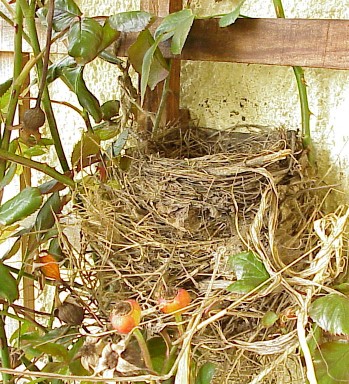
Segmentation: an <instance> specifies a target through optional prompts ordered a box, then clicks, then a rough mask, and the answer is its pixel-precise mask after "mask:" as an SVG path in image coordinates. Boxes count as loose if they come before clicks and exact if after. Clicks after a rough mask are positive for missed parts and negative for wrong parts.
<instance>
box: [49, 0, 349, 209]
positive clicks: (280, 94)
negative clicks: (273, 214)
mask: <svg viewBox="0 0 349 384" xmlns="http://www.w3.org/2000/svg"><path fill="white" fill-rule="evenodd" d="M191 4H192V6H193V7H194V8H195V9H196V10H197V12H198V14H201V15H212V14H219V13H224V12H229V11H230V10H231V7H232V4H233V1H232V0H221V1H215V0H192V1H191ZM79 5H80V7H81V9H82V10H83V12H84V13H85V14H87V15H111V14H113V13H116V12H120V11H126V10H135V9H139V0H123V1H117V2H116V1H111V0H110V1H93V0H80V1H79ZM284 8H285V13H286V15H287V17H304V18H349V3H348V0H326V1H325V0H324V1H319V0H303V1H296V0H284ZM242 13H243V14H245V15H248V16H253V17H274V9H273V6H272V1H271V0H270V1H265V0H253V1H252V0H247V1H246V4H245V5H244V6H243V8H242ZM305 75H306V80H307V84H308V92H309V102H310V109H311V111H312V113H313V115H312V117H311V128H312V132H313V138H314V142H315V146H316V151H317V154H318V159H319V168H320V170H321V172H322V174H326V173H327V174H328V175H327V176H326V181H327V182H328V183H330V184H332V183H337V182H338V180H341V182H342V187H343V188H344V189H345V190H346V189H348V187H349V171H348V163H349V144H348V138H349V133H348V127H347V125H348V122H349V71H336V70H324V69H306V70H305ZM117 76H118V71H117V70H116V69H115V67H114V66H112V65H109V64H106V63H104V62H103V61H101V60H97V61H96V62H94V63H93V64H89V65H88V66H87V68H86V81H87V83H88V86H89V88H90V89H91V90H92V91H93V92H95V94H96V95H97V97H99V98H100V100H101V102H103V101H105V100H107V99H110V98H112V97H117V95H118V86H117V81H116V79H117ZM51 92H52V97H53V98H54V99H56V100H64V101H70V102H73V103H76V98H75V96H74V95H72V94H70V93H69V91H67V90H66V88H65V87H64V86H58V84H56V85H55V86H54V87H52V88H51ZM181 105H182V107H183V108H188V109H189V110H190V112H191V116H192V117H193V119H195V120H196V121H197V122H198V124H200V125H202V126H208V127H215V128H218V129H224V128H228V127H231V126H234V125H236V124H240V123H246V124H259V125H265V126H271V127H287V128H290V129H300V128H301V123H300V107H299V102H298V94H297V88H296V83H295V80H294V76H293V72H292V69H291V68H287V67H272V66H259V65H244V64H227V63H207V62H206V63H203V62H200V63H198V62H196V63H194V62H183V65H182V92H181ZM55 108H56V110H58V111H59V119H58V120H59V127H60V130H61V132H62V137H63V140H64V143H65V145H66V146H67V148H68V149H67V151H68V152H70V151H71V148H72V146H73V143H74V142H76V140H78V137H79V132H80V130H81V129H82V127H83V122H82V121H81V120H80V119H79V118H77V115H76V114H75V112H73V111H71V110H69V109H67V108H66V107H62V106H56V107H55ZM338 196H339V197H340V200H341V201H343V202H348V201H349V194H346V195H345V194H344V195H342V194H340V195H338ZM338 196H337V197H338Z"/></svg>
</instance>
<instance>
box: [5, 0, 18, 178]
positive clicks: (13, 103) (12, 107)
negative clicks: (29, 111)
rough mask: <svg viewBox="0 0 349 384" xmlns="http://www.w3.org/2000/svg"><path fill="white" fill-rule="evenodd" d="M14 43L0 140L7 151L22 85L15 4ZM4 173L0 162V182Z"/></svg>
mask: <svg viewBox="0 0 349 384" xmlns="http://www.w3.org/2000/svg"><path fill="white" fill-rule="evenodd" d="M14 25H15V31H16V32H15V41H14V59H13V85H12V90H11V99H10V103H9V106H8V111H7V116H6V122H5V130H4V134H3V136H2V138H1V148H2V149H4V150H7V149H8V146H9V142H10V138H11V131H10V130H9V129H7V127H9V126H11V125H13V121H14V117H15V113H16V109H17V103H18V97H19V94H20V91H21V87H22V83H19V82H16V80H17V78H18V77H19V76H20V74H21V71H22V33H23V13H22V9H21V7H20V6H19V5H18V4H17V3H16V16H15V22H14ZM5 171H6V161H3V160H2V161H0V180H2V179H3V177H4V175H5Z"/></svg>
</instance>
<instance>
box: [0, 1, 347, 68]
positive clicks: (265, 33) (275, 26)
mask: <svg viewBox="0 0 349 384" xmlns="http://www.w3.org/2000/svg"><path fill="white" fill-rule="evenodd" d="M148 2H149V4H151V3H153V2H152V1H150V0H148ZM154 3H155V2H154ZM157 3H158V4H160V5H161V7H163V4H164V3H168V2H167V1H163V2H162V1H160V0H159V1H158V2H157ZM161 9H162V8H161ZM159 22H160V21H158V23H159ZM158 23H157V24H156V25H158ZM156 25H155V27H156ZM13 32H14V30H13V28H11V27H8V26H5V25H4V22H3V21H0V52H1V51H3V52H11V51H12V50H13V46H12V40H13ZM134 41H135V35H134V34H132V33H130V34H126V38H125V39H124V43H123V44H122V45H121V47H120V49H119V54H120V56H127V49H128V47H129V46H130V45H131V44H132V43H134ZM162 49H163V52H164V55H165V57H172V55H171V54H170V50H169V44H168V43H165V44H163V45H162ZM24 51H25V52H28V51H30V48H29V47H26V48H25V49H24ZM54 53H66V48H65V47H64V45H63V44H62V43H60V44H58V45H56V46H55V47H53V50H52V54H54ZM178 58H180V59H183V60H198V61H222V62H234V63H251V64H268V65H287V66H295V65H299V66H303V67H316V68H333V69H349V20H337V19H330V20H314V19H239V20H237V21H236V23H235V24H233V25H231V26H230V27H227V28H220V27H219V26H218V20H214V19H211V20H196V21H195V22H194V24H193V27H192V30H191V32H190V34H189V36H188V40H187V42H186V44H185V46H184V49H183V53H182V55H181V56H180V57H178Z"/></svg>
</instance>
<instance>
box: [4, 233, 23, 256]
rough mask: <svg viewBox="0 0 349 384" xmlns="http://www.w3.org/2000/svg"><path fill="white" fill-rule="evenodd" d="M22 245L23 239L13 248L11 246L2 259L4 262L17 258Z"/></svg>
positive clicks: (14, 244)
mask: <svg viewBox="0 0 349 384" xmlns="http://www.w3.org/2000/svg"><path fill="white" fill-rule="evenodd" d="M21 245H22V242H21V238H18V239H16V240H15V241H14V242H13V244H12V246H10V247H9V248H8V249H7V250H6V251H5V252H4V253H3V254H2V257H1V260H2V261H5V260H8V259H10V258H11V257H13V256H15V255H16V254H17V252H18V251H19V249H20V247H21Z"/></svg>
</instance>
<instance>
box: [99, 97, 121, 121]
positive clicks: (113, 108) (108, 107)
mask: <svg viewBox="0 0 349 384" xmlns="http://www.w3.org/2000/svg"><path fill="white" fill-rule="evenodd" d="M101 110H102V115H103V120H111V119H112V118H113V117H115V116H117V115H118V114H119V110H120V101H119V100H108V101H106V102H105V103H103V104H102V106H101Z"/></svg>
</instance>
